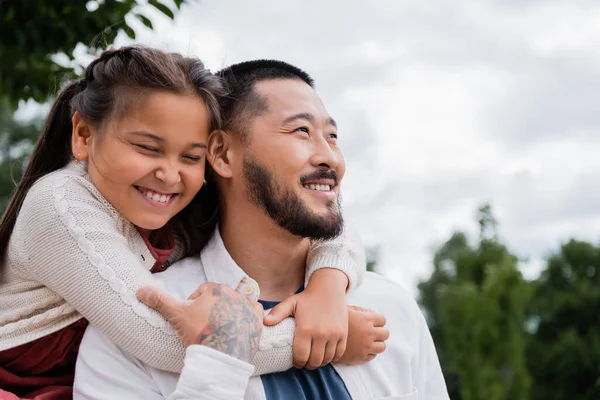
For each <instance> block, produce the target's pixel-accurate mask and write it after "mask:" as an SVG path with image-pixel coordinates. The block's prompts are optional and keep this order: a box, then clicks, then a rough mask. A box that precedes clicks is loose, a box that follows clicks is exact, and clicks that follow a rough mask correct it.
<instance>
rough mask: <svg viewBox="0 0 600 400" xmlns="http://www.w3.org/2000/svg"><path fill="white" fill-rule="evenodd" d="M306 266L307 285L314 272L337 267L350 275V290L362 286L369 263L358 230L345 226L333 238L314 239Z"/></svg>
mask: <svg viewBox="0 0 600 400" xmlns="http://www.w3.org/2000/svg"><path fill="white" fill-rule="evenodd" d="M306 266H307V269H306V282H305V284H306V285H307V284H308V281H309V279H310V276H311V275H312V274H313V272H315V271H317V270H319V269H321V268H336V269H339V270H340V271H342V272H344V273H345V274H346V275H347V276H348V282H349V285H348V291H350V290H352V289H354V288H356V287H358V286H360V284H361V282H362V280H363V276H364V274H365V270H366V266H367V263H366V259H365V249H364V246H363V244H362V241H361V240H360V236H359V235H358V232H357V231H356V230H354V229H352V228H351V227H345V228H344V231H343V232H342V234H341V235H340V236H338V237H337V238H335V239H333V240H328V241H314V242H313V243H312V245H311V248H310V251H309V253H308V257H307V261H306Z"/></svg>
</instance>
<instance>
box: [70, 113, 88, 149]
mask: <svg viewBox="0 0 600 400" xmlns="http://www.w3.org/2000/svg"><path fill="white" fill-rule="evenodd" d="M71 122H72V123H73V132H72V133H71V149H72V152H73V156H74V157H75V159H77V161H84V160H87V159H88V157H89V155H90V146H91V143H92V141H91V140H90V138H91V137H92V130H93V128H92V126H90V124H88V123H87V121H86V120H85V119H84V118H83V117H82V116H81V114H80V113H79V111H75V114H73V118H72V119H71Z"/></svg>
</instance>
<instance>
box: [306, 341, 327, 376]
mask: <svg viewBox="0 0 600 400" xmlns="http://www.w3.org/2000/svg"><path fill="white" fill-rule="evenodd" d="M326 345H327V342H325V341H322V340H316V341H315V340H313V341H312V344H311V349H310V356H309V358H308V363H306V369H316V368H319V367H320V366H321V364H322V363H323V357H324V356H325V346H326Z"/></svg>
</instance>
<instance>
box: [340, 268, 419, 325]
mask: <svg viewBox="0 0 600 400" xmlns="http://www.w3.org/2000/svg"><path fill="white" fill-rule="evenodd" d="M348 300H349V302H350V304H355V305H358V306H362V307H366V308H370V309H373V310H375V311H377V312H381V313H383V314H384V315H386V317H388V320H389V319H390V318H392V319H397V318H398V317H400V319H402V320H406V319H410V320H412V321H414V322H417V321H418V320H419V319H420V318H421V310H420V308H419V306H418V304H417V302H416V300H415V299H414V298H413V296H412V295H411V294H410V292H409V291H407V290H406V289H405V288H404V287H402V286H401V285H400V284H398V283H397V282H394V281H392V280H391V279H389V278H387V277H385V276H383V275H380V274H376V273H374V272H366V273H365V277H364V279H363V283H362V284H361V285H360V286H359V287H358V288H356V289H355V290H354V291H352V292H351V293H350V294H349V295H348Z"/></svg>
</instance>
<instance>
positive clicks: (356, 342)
mask: <svg viewBox="0 0 600 400" xmlns="http://www.w3.org/2000/svg"><path fill="white" fill-rule="evenodd" d="M348 309H349V312H348V324H349V327H348V344H347V346H346V351H345V352H344V355H343V356H342V357H341V358H340V359H339V360H338V362H339V363H341V364H347V365H355V364H362V363H365V362H368V361H371V360H372V359H374V358H375V357H376V356H377V355H378V354H381V353H383V352H384V351H385V341H386V340H388V338H389V337H390V331H389V330H388V329H387V328H386V327H385V323H386V321H385V316H383V315H382V314H378V313H376V312H375V311H372V310H367V309H365V308H362V307H357V306H348Z"/></svg>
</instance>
